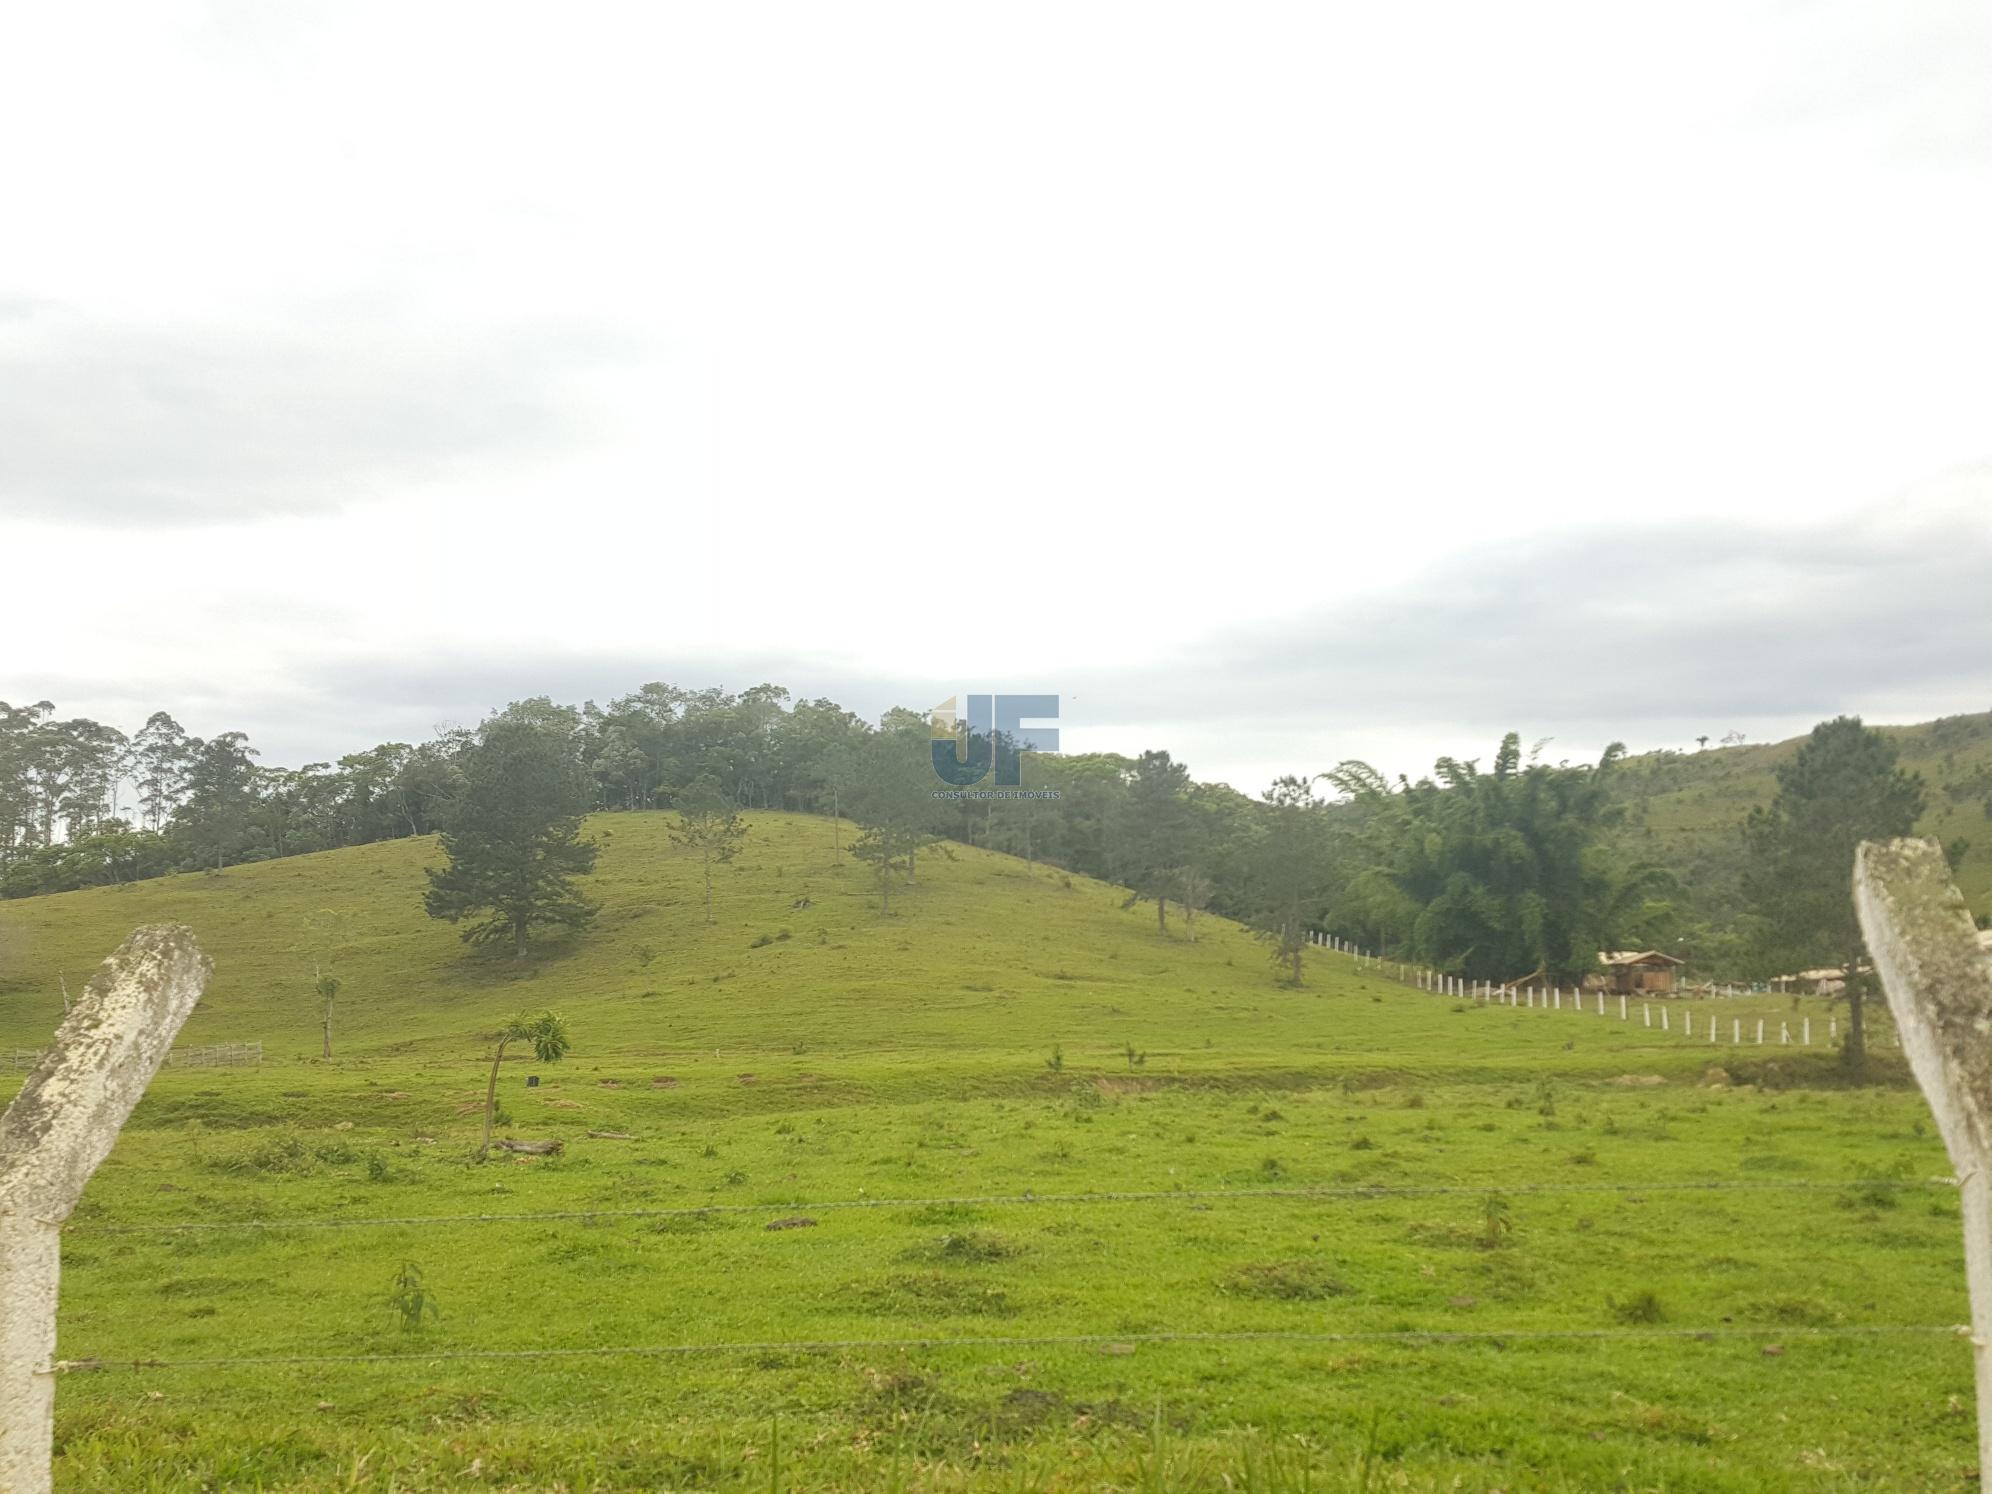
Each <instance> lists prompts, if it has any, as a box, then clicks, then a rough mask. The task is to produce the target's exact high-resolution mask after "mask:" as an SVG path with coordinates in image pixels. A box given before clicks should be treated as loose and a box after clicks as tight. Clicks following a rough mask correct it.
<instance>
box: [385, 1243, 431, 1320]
mask: <svg viewBox="0 0 1992 1494" xmlns="http://www.w3.org/2000/svg"><path fill="white" fill-rule="evenodd" d="M387 1305H388V1306H389V1307H390V1308H391V1309H393V1311H394V1312H395V1313H396V1314H397V1315H398V1316H399V1317H400V1319H401V1331H402V1332H403V1333H418V1332H420V1331H421V1328H422V1324H423V1323H424V1321H425V1320H427V1319H429V1318H439V1317H441V1316H442V1312H441V1310H440V1309H439V1308H437V1306H436V1294H435V1293H434V1292H431V1291H430V1290H429V1289H428V1287H427V1286H425V1285H423V1282H422V1268H421V1267H420V1266H418V1265H416V1264H415V1263H414V1262H413V1261H409V1262H407V1263H405V1264H404V1265H403V1266H402V1268H401V1269H400V1270H399V1271H397V1272H395V1273H394V1290H393V1291H391V1292H389V1293H388V1294H387Z"/></svg>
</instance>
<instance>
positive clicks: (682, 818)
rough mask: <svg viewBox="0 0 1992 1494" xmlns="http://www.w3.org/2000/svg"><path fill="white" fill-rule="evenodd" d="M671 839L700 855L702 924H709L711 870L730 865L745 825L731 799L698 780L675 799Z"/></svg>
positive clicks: (743, 837) (744, 835)
mask: <svg viewBox="0 0 1992 1494" xmlns="http://www.w3.org/2000/svg"><path fill="white" fill-rule="evenodd" d="M671 839H672V840H674V841H676V842H677V843H678V844H679V845H681V846H684V847H685V848H686V849H688V850H693V851H697V852H698V853H699V867H700V870H701V871H703V872H704V873H705V921H706V922H707V923H711V922H712V869H713V866H714V864H715V863H724V862H728V861H731V860H732V859H733V858H734V856H735V855H736V854H738V853H739V850H740V847H741V845H742V844H743V843H744V842H745V841H746V839H747V824H746V822H745V821H744V820H742V819H741V818H740V811H739V810H738V809H737V808H735V807H734V803H733V801H732V800H731V799H729V798H727V796H726V795H725V794H724V793H722V792H721V791H720V787H719V785H718V784H717V783H715V782H714V781H713V780H712V779H710V778H701V779H700V780H699V781H698V782H696V783H694V784H693V785H692V786H691V787H690V788H688V789H686V790H685V791H684V792H683V793H681V794H679V795H678V825H677V828H676V829H674V830H673V831H672V832H671Z"/></svg>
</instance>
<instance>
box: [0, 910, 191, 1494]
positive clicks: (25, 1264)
mask: <svg viewBox="0 0 1992 1494" xmlns="http://www.w3.org/2000/svg"><path fill="white" fill-rule="evenodd" d="M212 968H213V967H212V966H211V965H210V964H209V962H208V959H207V957H206V956H205V955H203V954H202V953H201V949H200V945H199V944H197V943H196V942H195V941H194V935H193V931H192V930H191V929H188V928H185V927H183V926H181V925H179V924H151V925H148V926H147V927H145V928H142V929H140V930H138V931H137V932H136V933H134V934H133V935H132V936H131V937H130V938H129V939H127V940H125V942H124V944H123V946H122V947H121V948H120V949H119V950H118V952H117V953H116V954H114V955H112V956H111V957H110V958H109V959H108V960H106V961H105V962H104V963H103V966H102V967H101V968H100V969H99V970H98V971H97V974H96V976H95V978H93V979H92V980H91V982H90V985H89V988H88V989H87V990H86V991H85V992H84V993H83V996H82V999H81V1000H79V1001H78V1002H77V1003H76V1005H75V1006H74V1007H73V1008H72V1009H71V1011H70V1013H69V1015H68V1016H67V1017H66V1018H64V1019H63V1023H62V1026H61V1027H60V1028H58V1029H57V1031H56V1034H55V1044H54V1046H53V1047H51V1048H50V1049H49V1050H48V1052H47V1053H46V1054H45V1055H43V1057H42V1061H41V1062H40V1063H39V1064H37V1065H36V1066H35V1069H34V1072H33V1073H31V1074H30V1075H29V1076H28V1082H27V1083H26V1084H25V1085H23V1086H22V1088H21V1092H20V1093H19V1094H18V1095H16V1096H15V1097H14V1103H13V1104H11V1105H9V1106H8V1107H7V1113H6V1114H5V1115H4V1116H0V1494H46V1491H47V1489H48V1487H49V1457H50V1450H51V1447H52V1443H53V1438H54V1432H55V1369H54V1357H55V1303H56V1283H57V1278H58V1275H59V1272H60V1267H61V1260H62V1223H63V1221H64V1220H66V1219H67V1218H68V1217H69V1211H70V1210H71V1209H73V1208H75V1207H76V1201H77V1199H79V1198H80V1197H81V1196H82V1194H83V1185H84V1184H85V1183H87V1182H88V1181H89V1180H90V1174H91V1173H93V1172H95V1171H96V1170H97V1165H98V1164H99V1163H100V1162H102V1161H103V1160H104V1158H105V1157H106V1156H107V1155H109V1153H110V1150H111V1145H112V1143H114V1142H115V1141H116V1140H117V1139H118V1129H119V1128H120V1127H121V1126H123V1125H124V1123H125V1117H127V1116H128V1115H130V1114H131V1110H132V1107H133V1106H134V1105H136V1104H137V1103H138V1101H139V1097H140V1096H141V1095H143V1094H144V1093H145V1086H146V1084H147V1083H148V1082H150V1080H151V1078H152V1076H153V1074H154V1073H155V1072H157V1070H158V1068H159V1065H160V1064H161V1063H162V1062H164V1061H165V1058H166V1054H167V1051H168V1050H169V1049H170V1048H171V1047H172V1046H173V1038H174V1035H175V1034H176V1033H178V1032H179V1030H180V1024H181V1023H183V1022H185V1021H186V1020H187V1014H188V1013H189V1012H191V1011H192V1010H193V1009H194V1003H195V1002H196V1001H198V1000H200V995H201V991H202V990H203V989H204V988H205V987H206V985H207V979H208V975H209V972H210V971H211V969H212Z"/></svg>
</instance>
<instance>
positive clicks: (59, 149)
mask: <svg viewBox="0 0 1992 1494" xmlns="http://www.w3.org/2000/svg"><path fill="white" fill-rule="evenodd" d="M0 192H4V196H3V197H0V214H4V218H3V219H0V221H4V224H5V232H4V233H0V555H4V560H5V568H4V572H0V574H4V576H5V589H6V594H7V596H8V599H9V602H10V606H9V608H8V614H9V621H8V626H7V629H6V632H5V634H4V641H0V698H6V699H10V700H14V701H16V702H19V701H22V700H30V701H31V700H35V699H38V698H42V697H48V698H52V699H54V700H55V701H56V702H57V704H58V705H59V706H60V707H61V709H62V711H63V713H64V714H90V715H95V716H99V717H101V718H103V719H107V720H111V721H113V722H114V723H116V724H119V725H121V726H124V727H125V728H126V729H128V730H130V729H135V728H136V727H137V726H138V725H139V724H140V723H141V722H142V721H143V719H144V717H145V715H146V714H148V713H149V712H150V711H152V710H155V709H160V708H164V709H168V710H171V711H172V712H174V714H176V715H177V716H178V717H179V718H180V719H181V721H182V722H183V723H184V724H185V725H186V726H187V727H188V728H189V729H190V730H192V731H194V732H196V733H198V734H204V735H205V734H210V733H213V732H217V731H222V730H227V729H230V728H240V729H243V730H246V731H248V732H249V733H250V734H251V736H252V737H253V738H254V739H255V740H256V741H257V742H258V743H259V744H260V745H261V746H262V747H263V749H264V753H265V760H266V761H270V762H291V763H296V762H301V761H304V760H307V759H312V758H329V757H334V756H337V755H338V754H340V753H343V752H347V751H351V750H354V749H357V748H360V747H364V746H367V745H370V744H372V743H374V742H377V741H380V740H382V739H386V738H391V737H392V738H401V739H409V738H419V737H420V736H421V735H423V734H425V733H426V732H427V731H428V730H429V729H430V728H431V727H433V726H434V725H436V724H438V723H442V722H451V721H457V722H471V721H475V720H476V719H477V718H478V717H479V716H480V715H481V714H483V712H484V711H486V710H488V709H490V708H493V707H496V706H500V705H502V704H504V703H505V702H506V701H508V700H510V699H513V698H515V697H518V696H522V695H527V694H537V693H550V694H552V695H554V696H556V697H557V698H563V699H569V700H579V699H581V698H583V697H586V696H591V695H592V696H594V697H596V698H598V699H604V700H605V699H607V698H608V697H609V696H611V695H614V694H618V693H622V692H625V691H627V690H630V689H633V688H635V687H636V686H637V685H639V684H641V683H642V682H644V681H645V680H650V679H668V680H672V681H675V682H679V683H683V684H689V685H704V684H719V685H724V686H728V687H731V688H739V687H742V686H745V685H748V684H752V683H755V682H757V681H759V680H763V679H771V680H774V681H776V682H778V683H781V684H785V685H787V686H789V687H790V688H791V689H793V690H795V691H796V692H797V693H798V694H800V695H811V696H814V695H823V694H827V695H830V696H832V697H833V698H836V699H839V700H841V701H843V702H844V703H845V704H847V705H850V706H852V707H853V708H854V709H858V710H861V711H863V712H865V713H866V714H868V715H875V714H876V713H877V712H878V711H879V710H881V709H883V708H884V707H886V706H888V705H891V704H905V705H911V706H915V707H921V708H924V707H927V706H931V705H933V704H934V703H935V702H937V701H939V700H941V699H943V698H944V697H947V696H950V695H955V694H961V693H966V692H970V691H984V690H1017V691H1030V692H1046V693H1057V694H1059V695H1061V696H1062V697H1063V698H1064V710H1063V725H1064V728H1065V742H1066V745H1067V747H1068V748H1114V749H1121V750H1126V751H1137V750H1140V749H1141V748H1144V747H1148V746H1167V747H1169V748H1171V749H1172V750H1174V751H1176V752H1177V754H1178V755H1179V756H1181V757H1183V758H1186V759H1187V760H1188V761H1189V762H1190V764H1191V765H1192V767H1193V769H1194V770H1195V771H1196V772H1197V773H1198V775H1199V776H1200V777H1207V778H1224V779H1228V780H1230V781H1232V782H1234V783H1236V784H1237V785H1238V786H1240V787H1243V788H1248V789H1257V788H1259V787H1263V786H1264V784H1265V782H1266V781H1267V780H1268V779H1270V778H1271V777H1272V776H1273V775H1274V774H1276V773H1280V772H1289V771H1303V770H1304V771H1318V770H1319V769H1322V768H1325V767H1328V766H1330V765H1332V764H1333V763H1335V762H1337V761H1339V760H1340V759H1342V758H1345V757H1349V756H1366V757H1369V758H1371V759H1372V760H1375V761H1377V762H1379V764H1380V765H1382V766H1385V767H1387V768H1390V769H1399V768H1409V769H1416V768H1418V767H1420V766H1422V765H1426V764H1428V763H1429V761H1430V759H1431V757H1432V756H1433V755H1435V754H1436V753H1438V752H1442V751H1444V752H1458V753H1464V754H1473V753H1479V754H1481V755H1485V754H1486V753H1487V752H1488V751H1489V750H1490V749H1491V746H1492V743H1493V741H1494V740H1495V739H1496V738H1497V737H1498V735H1499V734H1500V732H1501V731H1502V730H1504V729H1506V728H1508V727H1511V726H1512V727H1513V728H1515V729H1517V730H1520V731H1522V732H1523V733H1524V735H1525V736H1526V737H1527V738H1529V739H1530V740H1534V739H1537V738H1542V737H1551V738H1554V739H1555V742H1556V745H1555V746H1554V747H1553V748H1552V749H1551V753H1552V755H1553V756H1565V755H1569V756H1576V755H1588V754H1590V753H1592V752H1595V751H1596V750H1597V748H1598V747H1599V746H1601V745H1602V744H1603V743H1604V742H1606V741H1608V740H1611V739H1613V738H1622V739H1624V740H1626V741H1627V742H1628V743H1630V744H1631V745H1632V746H1634V747H1635V748H1645V747H1652V746H1660V745H1683V744H1685V743H1687V742H1689V741H1690V740H1691V739H1692V738H1693V737H1695V736H1697V735H1699V734H1701V733H1704V732H1706V733H1708V734H1710V735H1715V736H1720V735H1721V734H1723V733H1724V732H1727V731H1731V730H1740V731H1744V732H1746V733H1748V734H1750V735H1751V736H1752V738H1753V739H1762V738H1764V737H1768V736H1775V735H1788V734H1791V733H1793V732H1796V731H1799V730H1802V729H1804V728H1805V727H1806V726H1808V725H1810V724H1811V722H1813V721H1814V720H1816V719H1818V718H1819V717H1821V716H1824V715H1828V714H1832V713H1834V712H1838V711H1842V710H1847V711H1860V712H1865V713H1866V714H1868V715H1869V716H1870V718H1871V719H1876V720H1910V719H1920V718H1923V717H1927V716H1931V715H1936V714H1942V713H1948V712H1955V711H1965V710H1984V709H1987V708H1992V668H1988V661H1992V608H1988V606H1987V583H1988V582H1992V466H1988V465H1986V464H1987V462H1988V459H1992V269H1988V266H1992V9H1988V8H1987V7H1985V6H1983V5H1981V4H1977V3H1962V0H1960V3H1956V4H1945V3H1941V0H1925V3H1917V4H1909V5H1905V4H1902V3H1900V0H1864V3H1830V0H1827V3H1808V0H1759V3H1752V0H1713V3H1677V4H1672V5H1667V6H1646V7H1634V6H1615V5H1599V4H1597V3H1596V0H1582V3H1572V4H1529V3H1517V4H1510V5H1503V6H1490V5H1486V4H1481V3H1469V4H1457V5H1427V6H1379V5H1367V4H1366V5H1354V4H1347V5H1322V4H1318V3H1314V4H1305V5H1293V6H1280V5H1270V4H1269V5H1253V6H1244V7H1239V6H1224V7H1214V6H1209V5H1197V6H1177V5H1167V4H1157V3H1153V0H1147V3H1142V4H1139V5H1134V4H1128V5H1117V4H1107V3H1100V4H1090V5H1084V6H1074V5H1069V4H1061V5H1036V4H1012V5H1006V6H1000V7H988V6H983V7H967V6H945V5H935V4H932V3H921V4H907V5H877V4H852V5H824V4H820V3H815V4H808V5H796V6H774V5H756V4H738V5H733V4H729V5H724V6H701V7H692V6H683V7H676V6H670V7H667V6H652V5H627V6H597V5H586V4H577V5H563V6H548V5H544V4H537V5H530V6H528V5H508V4H500V3H492V0H479V3H476V4H464V5H451V4H417V5H409V4H406V3H399V4H392V5H370V4H362V3H355V0H338V3H335V4H325V5H307V4H278V3H271V0H239V3H226V4H192V3H179V4H175V3H162V0H145V3H141V4H133V5H130V6H117V5H97V4H89V3H79V4H74V5H42V6H31V7H17V8H16V9H15V11H14V12H13V13H12V15H11V16H10V17H9V19H8V21H7V23H6V35H5V37H4V39H0Z"/></svg>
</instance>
